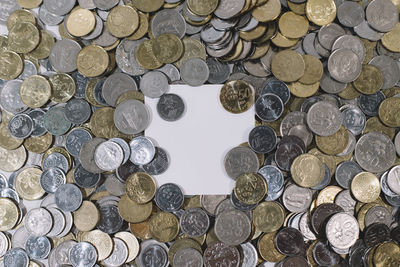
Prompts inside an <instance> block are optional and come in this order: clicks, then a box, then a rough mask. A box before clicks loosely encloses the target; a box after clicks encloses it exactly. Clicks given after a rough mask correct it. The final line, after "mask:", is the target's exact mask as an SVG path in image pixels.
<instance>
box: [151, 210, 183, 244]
mask: <svg viewBox="0 0 400 267" xmlns="http://www.w3.org/2000/svg"><path fill="white" fill-rule="evenodd" d="M149 230H150V234H151V236H152V238H154V239H155V240H157V241H159V242H163V243H167V242H170V241H172V240H174V239H175V238H176V237H177V236H178V233H179V221H178V219H177V218H176V216H175V215H174V214H172V213H169V212H159V213H157V214H156V215H154V216H152V217H151V218H150V221H149Z"/></svg>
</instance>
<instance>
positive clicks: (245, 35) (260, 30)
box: [239, 24, 267, 41]
mask: <svg viewBox="0 0 400 267" xmlns="http://www.w3.org/2000/svg"><path fill="white" fill-rule="evenodd" d="M266 31H267V27H266V26H265V25H263V24H259V25H258V26H257V27H255V28H254V29H252V30H250V31H247V32H245V31H239V37H240V38H242V39H243V40H246V41H252V40H255V39H258V38H260V37H261V36H262V35H263V34H264V33H265V32H266Z"/></svg>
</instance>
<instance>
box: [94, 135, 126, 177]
mask: <svg viewBox="0 0 400 267" xmlns="http://www.w3.org/2000/svg"><path fill="white" fill-rule="evenodd" d="M94 160H95V162H96V165H97V166H98V167H99V168H100V169H102V170H103V171H113V170H115V169H117V168H118V167H119V166H121V164H122V162H123V160H124V151H123V150H122V148H121V146H120V145H118V144H117V143H116V142H113V141H106V142H103V143H101V144H100V145H98V146H97V147H96V149H95V152H94Z"/></svg>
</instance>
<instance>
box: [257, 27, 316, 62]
mask: <svg viewBox="0 0 400 267" xmlns="http://www.w3.org/2000/svg"><path fill="white" fill-rule="evenodd" d="M316 36H317V34H316V33H315V32H311V33H308V34H307V35H306V36H305V37H304V38H303V41H302V46H303V50H304V51H305V52H306V54H308V55H312V56H314V57H316V58H321V56H320V55H319V54H318V52H317V50H316V49H315V46H314V41H315V38H316ZM270 50H271V49H270ZM270 50H268V51H270ZM267 54H268V52H267ZM264 57H265V56H264ZM264 57H262V58H264ZM261 63H262V61H261ZM263 65H264V64H263ZM264 67H265V65H264Z"/></svg>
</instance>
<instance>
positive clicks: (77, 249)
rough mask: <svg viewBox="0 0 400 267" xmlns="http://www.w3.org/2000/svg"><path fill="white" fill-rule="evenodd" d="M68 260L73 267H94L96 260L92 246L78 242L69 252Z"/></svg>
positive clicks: (96, 256) (96, 255)
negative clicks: (83, 266) (84, 266)
mask: <svg viewBox="0 0 400 267" xmlns="http://www.w3.org/2000/svg"><path fill="white" fill-rule="evenodd" d="M69 258H70V261H71V263H72V265H73V266H82V264H84V265H86V266H94V265H95V264H96V260H97V258H98V254H97V251H96V249H95V247H94V246H92V245H91V244H90V243H88V242H79V243H77V244H75V245H74V246H73V247H72V248H71V250H70V251H69Z"/></svg>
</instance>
